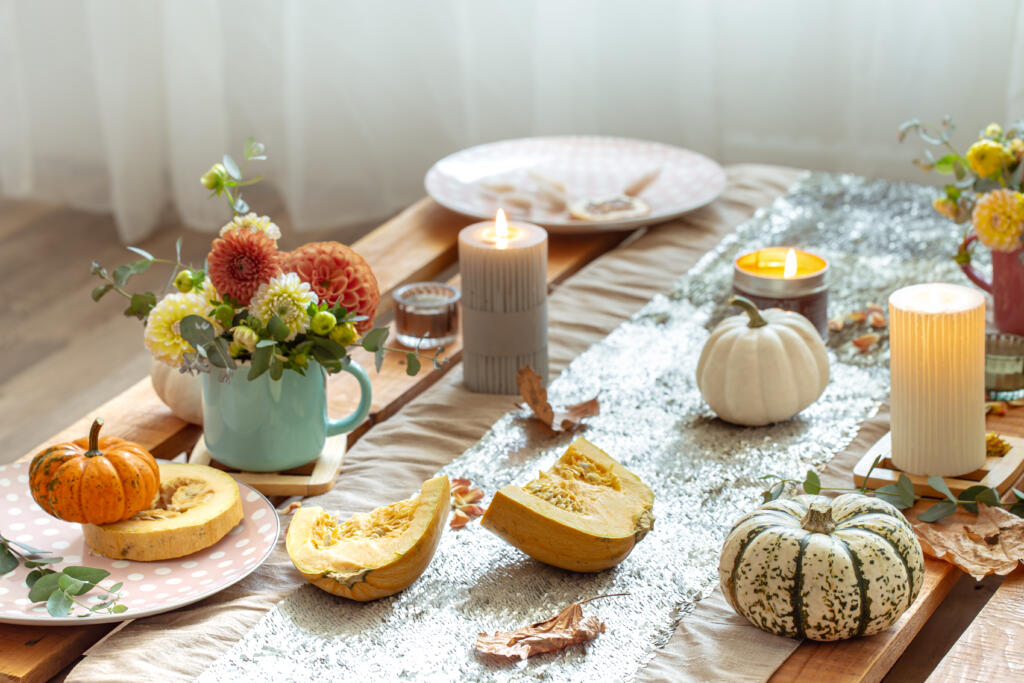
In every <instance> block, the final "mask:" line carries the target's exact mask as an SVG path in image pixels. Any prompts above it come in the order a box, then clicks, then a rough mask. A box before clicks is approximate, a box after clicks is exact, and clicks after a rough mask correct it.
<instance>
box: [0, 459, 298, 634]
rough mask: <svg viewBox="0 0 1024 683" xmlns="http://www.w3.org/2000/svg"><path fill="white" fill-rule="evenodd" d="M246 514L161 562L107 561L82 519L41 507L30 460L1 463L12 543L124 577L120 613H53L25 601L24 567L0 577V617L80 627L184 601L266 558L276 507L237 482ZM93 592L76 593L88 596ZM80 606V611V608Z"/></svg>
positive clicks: (2, 520) (0, 488)
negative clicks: (206, 541) (209, 540)
mask: <svg viewBox="0 0 1024 683" xmlns="http://www.w3.org/2000/svg"><path fill="white" fill-rule="evenodd" d="M238 488H239V492H240V493H241V494H242V510H243V512H244V514H245V517H244V518H243V519H242V521H241V523H240V524H239V525H238V526H236V527H235V528H234V529H232V530H231V531H230V532H228V535H227V536H225V537H224V538H222V539H221V540H220V541H218V542H217V543H216V544H214V545H212V546H210V547H209V548H206V549H205V550H200V551H199V552H197V553H193V554H192V555H187V556H185V557H179V558H177V559H174V560H166V561H163V562H130V561H128V560H111V559H110V558H107V557H103V556H101V555H96V554H94V553H93V552H92V551H91V550H90V549H89V547H88V546H87V545H86V544H85V539H84V538H83V537H82V527H81V525H79V524H72V523H70V522H62V521H60V520H59V519H56V518H54V517H51V516H50V515H48V514H46V513H45V512H43V509H42V508H41V507H39V506H38V505H37V504H36V502H35V501H34V500H32V493H31V492H30V491H29V488H28V463H13V464H10V465H0V531H3V534H4V536H6V537H7V538H9V539H13V540H15V541H21V542H23V543H27V544H29V545H31V546H35V547H36V548H43V549H46V550H50V551H52V552H53V553H54V554H55V555H60V556H62V557H64V562H61V563H59V564H57V565H54V567H55V568H60V567H62V566H66V565H79V566H85V567H97V568H99V569H106V570H107V571H108V572H110V576H109V577H107V578H106V579H104V580H103V581H102V582H101V584H100V585H101V586H110V585H112V584H113V583H116V582H118V581H121V582H124V587H123V588H122V589H121V596H122V597H121V603H122V604H124V605H125V606H127V607H128V610H127V611H125V612H122V613H120V614H101V613H96V614H92V615H90V616H87V617H76V616H69V617H51V616H50V615H49V614H47V612H46V605H45V604H43V603H34V604H33V603H30V602H29V601H28V586H26V585H25V576H26V575H27V574H28V572H29V570H28V569H25V567H23V566H18V568H17V569H14V570H13V571H10V572H8V573H6V574H4V575H3V576H0V623H5V624H34V625H45V626H84V625H87V624H105V623H109V622H114V621H124V620H125V619H137V618H139V617H148V616H151V615H153V614H160V613H161V612H167V611H169V610H173V609H177V608H179V607H184V606H185V605H189V604H192V603H193V602H198V601H199V600H202V599H203V598H206V597H209V596H211V595H213V594H214V593H216V592H218V591H222V590H224V589H225V588H227V587H228V586H230V585H232V584H234V583H237V582H238V581H241V580H242V579H244V578H245V577H246V576H248V575H249V574H250V573H252V571H253V570H254V569H256V568H257V567H259V566H260V565H261V564H263V562H264V561H265V560H266V559H267V557H269V556H270V553H271V551H272V550H273V549H274V545H275V544H276V543H277V536H278V534H279V533H280V531H281V523H280V520H278V518H277V512H276V511H275V510H274V506H273V505H271V504H270V501H268V500H267V499H266V498H264V497H263V494H261V493H260V492H259V491H257V490H256V489H253V488H251V487H249V486H248V485H246V484H242V483H239V484H238ZM93 594H100V591H97V590H95V589H94V590H93V591H92V592H90V593H87V594H86V595H83V596H81V597H80V598H79V600H82V601H83V602H85V603H86V604H89V603H91V602H93ZM79 611H81V610H79Z"/></svg>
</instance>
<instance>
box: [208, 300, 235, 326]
mask: <svg viewBox="0 0 1024 683" xmlns="http://www.w3.org/2000/svg"><path fill="white" fill-rule="evenodd" d="M213 317H214V318H216V319H217V322H219V323H220V324H221V325H223V326H224V327H225V328H228V327H231V323H233V322H234V320H235V309H233V308H231V306H228V305H227V304H221V305H220V306H218V307H217V308H215V309H213Z"/></svg>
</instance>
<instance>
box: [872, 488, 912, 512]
mask: <svg viewBox="0 0 1024 683" xmlns="http://www.w3.org/2000/svg"><path fill="white" fill-rule="evenodd" d="M875 496H876V497H878V498H879V499H881V500H884V501H885V502H886V503H889V504H890V505H892V506H893V507H895V508H896V509H898V510H906V509H907V508H909V507H910V505H907V503H906V501H905V500H904V499H903V492H902V491H900V487H899V486H898V485H896V484H886V485H885V486H882V487H881V488H879V489H876V490H875Z"/></svg>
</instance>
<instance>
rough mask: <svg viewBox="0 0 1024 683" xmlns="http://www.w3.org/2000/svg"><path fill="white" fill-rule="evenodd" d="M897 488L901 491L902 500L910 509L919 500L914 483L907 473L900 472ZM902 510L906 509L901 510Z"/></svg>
mask: <svg viewBox="0 0 1024 683" xmlns="http://www.w3.org/2000/svg"><path fill="white" fill-rule="evenodd" d="M896 488H898V489H899V490H900V500H902V501H903V503H904V504H905V505H906V506H907V507H910V506H911V505H913V504H914V501H915V500H917V494H916V493H915V492H914V482H913V481H911V479H910V477H908V476H907V475H906V473H905V472H900V476H899V479H897V480H896ZM900 509H901V510H902V509H904V508H900Z"/></svg>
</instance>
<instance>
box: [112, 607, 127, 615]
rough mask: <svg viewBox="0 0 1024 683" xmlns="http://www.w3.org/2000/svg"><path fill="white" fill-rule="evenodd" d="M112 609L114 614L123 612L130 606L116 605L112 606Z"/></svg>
mask: <svg viewBox="0 0 1024 683" xmlns="http://www.w3.org/2000/svg"><path fill="white" fill-rule="evenodd" d="M110 611H111V612H113V613H114V614H121V613H122V612H126V611H128V608H127V607H125V606H124V605H114V606H113V607H111V608H110Z"/></svg>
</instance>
